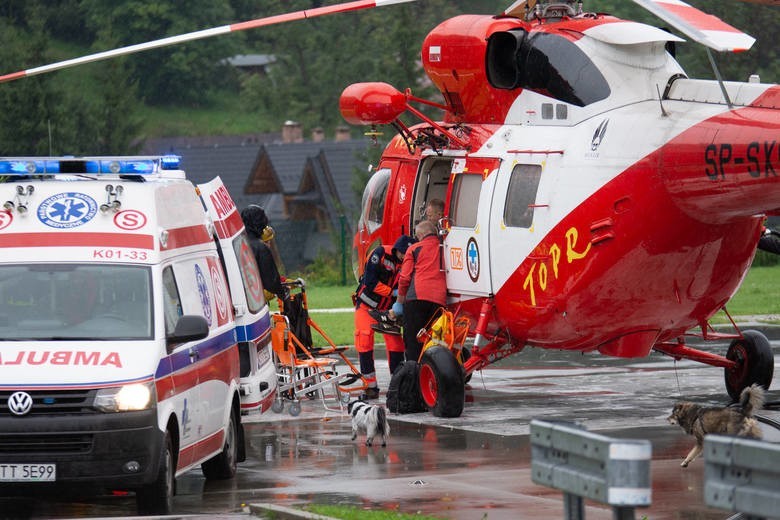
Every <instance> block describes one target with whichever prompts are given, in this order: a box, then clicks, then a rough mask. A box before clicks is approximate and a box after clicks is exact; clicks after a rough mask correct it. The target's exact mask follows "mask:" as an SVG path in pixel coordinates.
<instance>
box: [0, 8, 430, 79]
mask: <svg viewBox="0 0 780 520" xmlns="http://www.w3.org/2000/svg"><path fill="white" fill-rule="evenodd" d="M414 1H415V0H357V1H354V2H346V3H342V4H336V5H328V6H323V7H316V8H313V9H304V10H301V11H296V12H292V13H286V14H280V15H274V16H268V17H265V18H257V19H255V20H249V21H246V22H238V23H234V24H229V25H222V26H220V27H213V28H210V29H203V30H200V31H194V32H190V33H186V34H180V35H177V36H169V37H167V38H161V39H159V40H153V41H150V42H145V43H138V44H135V45H128V46H127V47H120V48H118V49H112V50H110V51H103V52H98V53H95V54H90V55H87V56H81V57H80V58H73V59H69V60H64V61H59V62H56V63H51V64H49V65H42V66H40V67H34V68H31V69H27V70H21V71H18V72H13V73H11V74H5V75H2V76H0V83H7V82H9V81H14V80H17V79H21V78H25V77H29V76H36V75H38V74H44V73H47V72H52V71H55V70H60V69H65V68H69V67H75V66H76V65H83V64H85V63H93V62H96V61H102V60H107V59H110V58H116V57H118V56H125V55H128V54H135V53H137V52H143V51H146V50H149V49H156V48H159V47H167V46H169V45H177V44H179V43H185V42H190V41H194V40H201V39H204V38H211V37H212V36H219V35H222V34H228V33H231V32H237V31H245V30H247V29H256V28H258V27H266V26H269V25H276V24H281V23H286V22H293V21H296V20H304V19H307V18H316V17H318V16H325V15H329V14H336V13H346V12H349V11H358V10H361V9H372V8H374V7H384V6H387V5H393V4H402V3H407V2H414Z"/></svg>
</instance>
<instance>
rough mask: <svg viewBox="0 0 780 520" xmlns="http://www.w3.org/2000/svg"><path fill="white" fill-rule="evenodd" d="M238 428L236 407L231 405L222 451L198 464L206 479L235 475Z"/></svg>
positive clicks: (223, 478)
mask: <svg viewBox="0 0 780 520" xmlns="http://www.w3.org/2000/svg"><path fill="white" fill-rule="evenodd" d="M238 428H239V426H238V416H237V415H236V409H235V408H233V407H231V409H230V420H229V421H228V424H227V429H226V430H225V444H223V446H222V451H221V452H220V453H219V454H218V455H217V456H215V457H213V458H211V459H209V460H207V461H206V462H204V463H203V464H201V465H200V468H201V469H202V470H203V475H204V476H205V477H206V479H207V480H226V479H229V478H233V477H234V476H235V474H236V462H237V461H238Z"/></svg>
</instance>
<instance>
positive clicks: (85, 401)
mask: <svg viewBox="0 0 780 520" xmlns="http://www.w3.org/2000/svg"><path fill="white" fill-rule="evenodd" d="M0 204H2V205H3V207H2V208H0V489H2V490H3V491H0V495H2V494H5V493H6V492H7V493H10V494H12V495H19V494H24V493H26V492H29V493H31V494H35V495H37V496H40V494H41V493H42V492H43V493H45V492H46V491H48V490H50V489H55V488H59V487H64V488H67V487H70V486H73V487H75V488H77V489H78V490H79V492H83V491H84V490H85V489H93V488H94V490H95V492H102V491H105V490H129V491H133V492H135V494H136V500H137V504H138V510H139V513H141V514H168V513H170V511H171V508H172V504H173V495H174V491H175V479H176V477H177V476H179V475H181V474H183V473H184V472H186V471H189V470H190V469H192V468H194V467H196V466H201V468H202V471H203V473H204V475H205V476H206V478H207V479H228V478H232V477H233V475H234V474H235V471H236V463H237V462H240V461H243V460H244V458H245V447H244V434H243V427H242V424H241V420H242V416H246V415H249V414H257V413H264V412H265V411H266V410H268V409H270V407H271V404H272V403H273V400H274V398H275V396H276V388H277V382H276V373H275V372H276V371H275V368H274V364H273V360H272V356H271V346H270V316H269V309H268V305H267V303H266V301H265V298H264V296H263V287H262V284H261V282H260V276H259V273H258V270H257V264H256V263H255V259H254V255H253V254H252V250H251V247H250V246H249V243H248V242H247V239H246V233H245V231H244V227H243V223H242V221H241V218H240V216H239V214H238V211H237V209H236V207H235V204H234V203H233V200H232V199H231V197H230V195H229V194H228V192H227V190H226V189H225V187H224V185H223V184H222V181H221V180H220V179H219V178H218V177H217V178H215V179H214V180H212V181H211V182H209V183H206V184H202V185H199V186H197V187H196V186H194V185H193V184H192V183H191V182H190V181H188V180H186V177H185V173H184V172H183V171H182V170H181V169H180V167H179V158H178V157H175V156H161V157H90V158H73V157H62V158H58V157H46V158H31V157H27V158H0ZM6 443H8V444H7V445H6Z"/></svg>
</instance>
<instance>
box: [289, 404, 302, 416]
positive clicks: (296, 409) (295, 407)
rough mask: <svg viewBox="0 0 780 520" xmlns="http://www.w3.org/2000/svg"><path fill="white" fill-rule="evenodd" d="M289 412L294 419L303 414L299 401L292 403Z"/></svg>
mask: <svg viewBox="0 0 780 520" xmlns="http://www.w3.org/2000/svg"><path fill="white" fill-rule="evenodd" d="M289 412H290V415H292V416H293V417H298V416H299V415H300V414H301V403H299V402H298V401H293V402H292V403H290V409H289Z"/></svg>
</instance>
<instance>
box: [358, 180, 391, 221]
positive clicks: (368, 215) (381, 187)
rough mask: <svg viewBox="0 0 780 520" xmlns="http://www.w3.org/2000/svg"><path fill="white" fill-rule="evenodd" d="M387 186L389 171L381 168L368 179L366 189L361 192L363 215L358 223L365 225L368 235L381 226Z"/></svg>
mask: <svg viewBox="0 0 780 520" xmlns="http://www.w3.org/2000/svg"><path fill="white" fill-rule="evenodd" d="M389 184H390V170H389V169H387V168H383V169H381V170H378V171H377V172H376V173H375V174H374V175H372V176H371V178H370V179H368V183H367V184H366V189H365V190H364V191H363V202H362V204H361V207H362V208H363V213H362V214H361V216H360V221H361V222H363V223H364V224H365V226H366V227H367V228H368V231H369V233H372V232H374V230H376V229H377V228H378V227H379V226H381V225H382V219H383V218H384V214H385V197H386V195H387V186H388V185H389Z"/></svg>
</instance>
